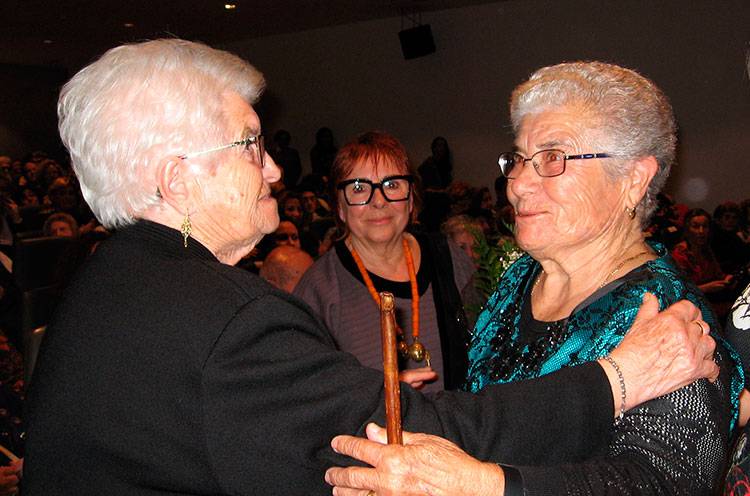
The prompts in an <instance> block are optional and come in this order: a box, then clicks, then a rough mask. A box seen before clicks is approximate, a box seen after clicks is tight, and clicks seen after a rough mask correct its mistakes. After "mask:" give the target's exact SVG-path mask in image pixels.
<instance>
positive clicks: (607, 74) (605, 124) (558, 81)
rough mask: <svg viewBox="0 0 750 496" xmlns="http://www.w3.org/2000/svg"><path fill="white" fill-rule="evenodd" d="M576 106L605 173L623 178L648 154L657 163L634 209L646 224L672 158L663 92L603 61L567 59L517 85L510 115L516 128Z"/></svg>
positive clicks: (671, 128) (670, 117)
mask: <svg viewBox="0 0 750 496" xmlns="http://www.w3.org/2000/svg"><path fill="white" fill-rule="evenodd" d="M566 105H577V106H579V108H581V109H583V115H582V116H581V117H582V120H583V124H584V126H585V129H587V132H589V133H590V134H589V135H587V137H588V138H589V139H591V140H592V141H593V142H594V143H595V144H596V145H597V146H598V147H599V149H596V150H581V152H586V153H589V152H591V153H597V152H601V153H609V154H610V155H613V156H615V157H616V158H615V159H614V160H604V161H602V163H603V164H605V167H606V170H607V172H608V174H609V176H610V177H611V178H612V179H613V180H616V179H618V178H619V177H621V176H623V175H624V174H625V173H626V172H627V171H628V167H629V163H630V161H631V160H633V159H638V158H643V157H648V156H653V157H655V158H656V161H657V162H658V164H659V168H658V170H657V172H656V175H655V176H654V178H653V180H652V181H651V184H650V185H649V187H648V191H647V192H646V194H645V195H644V197H643V199H642V200H641V202H640V204H639V205H638V206H637V207H638V210H637V212H638V217H639V220H640V222H641V224H642V225H645V224H646V223H647V221H648V219H649V217H650V216H651V214H652V213H653V212H654V210H655V209H656V195H657V193H659V191H661V189H662V188H663V187H664V183H665V182H666V180H667V177H668V176H669V171H670V168H671V166H672V163H673V162H674V158H675V147H676V144H677V136H676V132H677V126H676V124H675V119H674V113H673V111H672V106H671V104H670V103H669V100H668V99H667V97H666V95H664V93H663V92H662V91H661V90H660V89H659V88H658V87H657V86H656V85H655V84H654V83H653V82H652V81H651V80H649V79H647V78H645V77H644V76H642V75H640V74H638V73H637V72H635V71H633V70H631V69H626V68H624V67H620V66H617V65H614V64H607V63H603V62H569V63H563V64H558V65H554V66H549V67H543V68H542V69H539V70H538V71H536V72H535V73H534V74H532V75H531V77H530V78H529V80H528V81H526V82H524V83H522V84H521V85H519V86H518V87H517V88H516V89H515V90H514V91H513V94H512V95H511V101H510V115H511V121H512V123H513V129H514V130H515V131H516V132H518V128H519V126H520V125H521V120H522V119H523V118H524V117H525V116H526V115H528V114H534V113H539V112H542V111H545V110H548V109H551V108H555V107H561V106H566Z"/></svg>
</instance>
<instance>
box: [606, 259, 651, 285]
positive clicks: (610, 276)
mask: <svg viewBox="0 0 750 496" xmlns="http://www.w3.org/2000/svg"><path fill="white" fill-rule="evenodd" d="M643 255H648V250H643V251H642V252H640V253H636V254H635V255H633V256H632V257H628V258H626V259H625V260H623V261H622V262H620V263H619V264H617V267H615V268H614V270H612V272H610V273H609V274H607V277H605V278H604V280H603V281H602V283H601V284H600V285H599V287H598V288H597V289H602V288H603V287H604V286H606V285H607V283H608V282H609V280H610V279H612V276H613V275H615V274H617V273H618V272H619V271H620V269H622V268H623V267H624V266H625V264H626V263H628V262H630V261H632V260H635V259H636V258H639V257H642V256H643Z"/></svg>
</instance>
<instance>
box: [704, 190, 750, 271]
mask: <svg viewBox="0 0 750 496" xmlns="http://www.w3.org/2000/svg"><path fill="white" fill-rule="evenodd" d="M741 215H742V213H741V210H740V206H739V205H738V204H737V203H735V202H733V201H727V202H724V203H722V204H721V205H719V206H718V207H716V209H714V229H712V231H711V238H710V243H711V249H713V251H714V253H715V254H716V260H718V262H719V265H721V270H723V271H724V273H725V274H735V273H738V272H741V271H742V270H743V268H745V266H746V265H747V264H748V262H750V245H747V244H745V242H744V241H742V237H741V236H740V216H741Z"/></svg>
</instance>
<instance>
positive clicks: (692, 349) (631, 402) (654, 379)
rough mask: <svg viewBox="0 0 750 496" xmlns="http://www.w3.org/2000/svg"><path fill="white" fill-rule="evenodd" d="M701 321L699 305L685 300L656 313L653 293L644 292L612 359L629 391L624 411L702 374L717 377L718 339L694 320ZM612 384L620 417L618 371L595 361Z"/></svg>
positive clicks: (704, 324) (708, 377)
mask: <svg viewBox="0 0 750 496" xmlns="http://www.w3.org/2000/svg"><path fill="white" fill-rule="evenodd" d="M696 320H699V321H701V323H702V324H703V328H704V329H706V331H709V330H710V329H709V326H708V324H707V323H706V322H704V321H703V320H702V315H701V312H700V310H699V309H698V307H696V306H695V305H693V304H692V303H690V302H689V301H686V300H681V301H678V302H677V303H675V304H673V305H671V306H670V307H668V308H666V309H665V310H664V311H662V312H659V302H658V300H657V299H656V297H655V296H654V295H652V294H650V293H646V294H645V295H644V297H643V303H642V305H641V308H640V309H639V310H638V315H637V316H636V319H635V321H634V322H633V326H632V327H631V328H630V330H629V331H628V333H627V334H626V335H625V337H624V338H623V340H622V342H621V343H620V344H619V346H617V348H615V349H614V350H612V353H610V357H612V359H614V360H615V361H616V362H617V364H618V365H619V366H620V370H621V371H622V374H623V377H624V378H625V385H626V390H627V398H626V404H625V409H626V410H628V409H630V408H633V407H635V406H638V405H640V404H641V403H643V402H645V401H648V400H651V399H654V398H656V397H659V396H662V395H664V394H667V393H670V392H672V391H675V390H677V389H679V388H681V387H683V386H687V385H688V384H690V383H692V382H694V381H696V380H698V379H702V378H707V379H709V380H710V381H714V380H716V378H717V377H718V375H719V366H718V365H717V364H716V363H715V362H714V360H713V355H714V350H715V349H716V342H715V341H714V340H713V339H712V338H711V337H710V336H709V335H708V334H705V333H704V332H703V329H701V327H700V326H699V325H698V324H696V323H695V321H696ZM599 364H600V365H601V366H602V368H603V369H604V371H605V373H606V374H607V377H608V378H609V382H610V385H611V386H612V396H613V399H614V403H615V405H614V406H615V409H614V414H615V416H617V415H619V410H620V399H621V398H620V397H621V392H620V385H619V382H618V377H617V373H616V372H615V370H614V369H613V368H612V366H610V365H609V364H608V363H607V362H606V361H604V360H599Z"/></svg>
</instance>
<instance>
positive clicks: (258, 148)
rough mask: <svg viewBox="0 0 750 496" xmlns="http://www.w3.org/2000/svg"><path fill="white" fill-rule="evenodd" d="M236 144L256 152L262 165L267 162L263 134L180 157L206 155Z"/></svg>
mask: <svg viewBox="0 0 750 496" xmlns="http://www.w3.org/2000/svg"><path fill="white" fill-rule="evenodd" d="M235 146H244V147H245V151H248V152H253V151H254V152H255V153H254V155H255V157H254V158H255V160H256V161H257V162H258V163H259V164H260V166H261V167H264V166H265V165H266V164H265V162H266V160H265V157H266V146H265V139H264V138H263V135H262V134H258V135H255V136H248V137H247V138H245V139H241V140H239V141H233V142H232V143H229V144H228V145H222V146H217V147H216V148H211V149H210V150H203V151H200V152H192V153H186V154H184V155H180V158H181V159H183V160H185V159H189V158H193V157H197V156H199V155H205V154H207V153H213V152H218V151H220V150H226V149H227V148H233V147H235Z"/></svg>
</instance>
